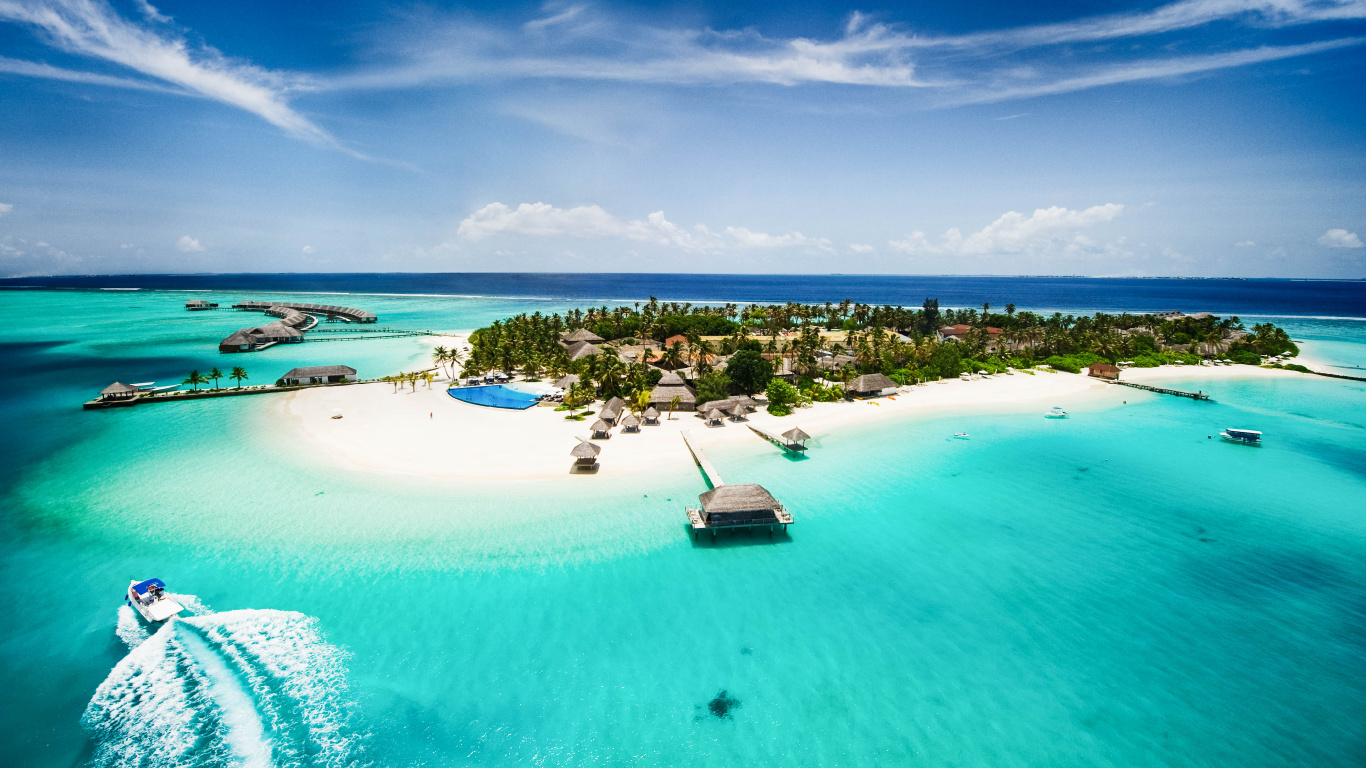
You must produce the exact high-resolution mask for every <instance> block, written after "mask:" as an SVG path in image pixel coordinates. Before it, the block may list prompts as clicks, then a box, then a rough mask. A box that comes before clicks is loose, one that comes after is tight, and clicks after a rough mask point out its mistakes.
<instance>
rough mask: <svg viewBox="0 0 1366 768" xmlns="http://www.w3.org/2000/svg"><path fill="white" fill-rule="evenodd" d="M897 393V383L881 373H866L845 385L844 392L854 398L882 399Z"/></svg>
mask: <svg viewBox="0 0 1366 768" xmlns="http://www.w3.org/2000/svg"><path fill="white" fill-rule="evenodd" d="M895 391H896V382H895V381H892V380H891V379H889V378H887V377H886V376H884V375H882V374H880V373H865V374H864V375H862V376H860V377H858V378H857V379H854V380H853V381H851V382H849V383H848V384H845V385H844V392H845V394H847V395H853V396H854V397H880V396H881V395H884V394H887V393H888V392H895Z"/></svg>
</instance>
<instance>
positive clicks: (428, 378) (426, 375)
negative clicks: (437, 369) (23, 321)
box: [413, 371, 436, 389]
mask: <svg viewBox="0 0 1366 768" xmlns="http://www.w3.org/2000/svg"><path fill="white" fill-rule="evenodd" d="M435 378H436V374H435V373H432V372H431V371H423V372H422V380H423V381H425V382H427V389H431V388H432V379H435ZM413 389H417V387H416V386H414V387H413Z"/></svg>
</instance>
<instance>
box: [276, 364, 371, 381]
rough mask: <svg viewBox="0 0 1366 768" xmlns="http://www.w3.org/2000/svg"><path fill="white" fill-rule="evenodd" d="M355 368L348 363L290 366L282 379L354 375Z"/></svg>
mask: <svg viewBox="0 0 1366 768" xmlns="http://www.w3.org/2000/svg"><path fill="white" fill-rule="evenodd" d="M355 375H356V369H355V368H352V367H351V366H349V365H313V366H307V367H304V368H291V369H289V373H286V374H285V375H284V376H281V377H280V378H282V379H307V378H311V377H313V376H320V377H321V376H355Z"/></svg>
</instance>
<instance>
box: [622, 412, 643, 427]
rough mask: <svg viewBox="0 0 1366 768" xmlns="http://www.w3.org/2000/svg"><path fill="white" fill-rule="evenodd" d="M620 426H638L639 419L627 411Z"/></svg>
mask: <svg viewBox="0 0 1366 768" xmlns="http://www.w3.org/2000/svg"><path fill="white" fill-rule="evenodd" d="M621 426H623V427H638V426H640V419H637V418H636V417H635V416H634V415H633V414H629V413H628V414H626V417H625V418H623V419H622V420H621Z"/></svg>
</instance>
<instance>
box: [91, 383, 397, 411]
mask: <svg viewBox="0 0 1366 768" xmlns="http://www.w3.org/2000/svg"><path fill="white" fill-rule="evenodd" d="M373 383H375V382H373V381H336V382H330V383H327V384H294V385H290V386H279V385H276V384H258V385H255V386H248V387H243V388H241V389H234V388H228V387H223V388H220V389H201V390H198V391H195V390H192V389H177V390H173V391H170V392H155V393H152V392H148V393H144V394H138V395H135V396H133V397H127V398H121V399H118V400H100V399H95V400H91V401H89V402H87V403H85V405H83V406H81V407H82V408H84V409H85V410H87V411H93V410H100V409H103V408H128V407H130V406H134V405H142V404H144V403H178V402H180V401H182V400H207V399H210V398H214V397H240V396H244V395H265V394H269V393H272V392H296V391H298V390H300V389H313V388H316V387H345V386H350V385H352V384H373Z"/></svg>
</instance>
